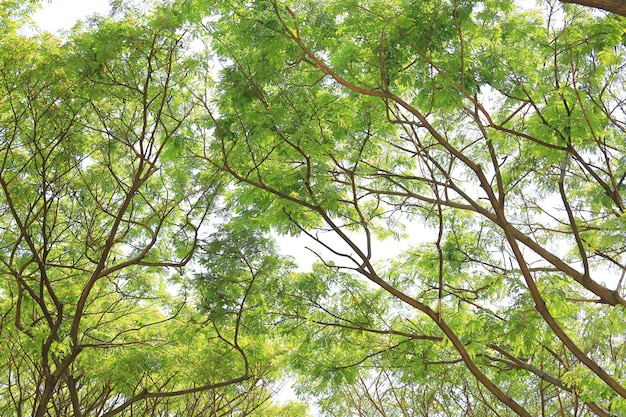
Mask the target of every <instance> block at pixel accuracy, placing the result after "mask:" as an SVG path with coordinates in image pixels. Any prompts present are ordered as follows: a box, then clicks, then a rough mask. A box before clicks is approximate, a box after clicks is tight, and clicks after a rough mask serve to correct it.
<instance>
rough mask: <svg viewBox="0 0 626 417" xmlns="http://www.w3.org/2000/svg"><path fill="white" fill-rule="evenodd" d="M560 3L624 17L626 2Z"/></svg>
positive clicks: (575, 0)
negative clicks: (592, 8)
mask: <svg viewBox="0 0 626 417" xmlns="http://www.w3.org/2000/svg"><path fill="white" fill-rule="evenodd" d="M561 3H574V4H580V5H581V6H587V7H595V8H597V9H602V10H606V11H607V12H611V13H615V14H618V15H620V16H626V2H625V1H623V0H561Z"/></svg>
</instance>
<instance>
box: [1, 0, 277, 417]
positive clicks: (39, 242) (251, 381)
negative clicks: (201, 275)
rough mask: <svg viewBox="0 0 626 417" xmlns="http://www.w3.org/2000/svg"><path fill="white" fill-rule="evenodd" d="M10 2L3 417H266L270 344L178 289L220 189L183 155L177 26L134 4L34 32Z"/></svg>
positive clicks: (212, 175) (241, 315)
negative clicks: (64, 27)
mask: <svg viewBox="0 0 626 417" xmlns="http://www.w3.org/2000/svg"><path fill="white" fill-rule="evenodd" d="M22 3H23V2H22ZM33 4H34V3H33ZM3 5H5V6H7V8H3V11H2V19H3V20H2V22H3V27H4V28H6V29H7V30H5V31H3V32H2V42H1V43H0V45H1V46H0V56H1V59H0V62H2V64H0V94H1V95H2V97H3V98H2V101H1V102H0V120H1V122H0V126H1V127H0V189H1V194H2V200H1V201H0V210H1V213H2V217H1V219H0V228H1V229H2V236H1V237H0V247H1V254H0V269H1V271H2V281H1V282H0V292H1V294H2V297H1V301H0V312H1V317H2V320H1V321H0V334H1V335H2V345H1V347H0V375H1V376H0V415H3V416H23V415H29V416H42V417H43V416H70V415H71V416H74V417H80V416H95V415H97V416H114V415H116V416H117V415H119V416H122V415H173V414H176V415H182V414H184V415H188V416H200V415H212V416H245V415H250V414H251V413H253V412H255V411H257V410H258V409H259V408H261V407H263V406H265V405H266V403H267V401H268V398H269V397H270V394H271V392H270V390H269V389H268V387H267V385H268V382H271V381H272V379H273V378H274V376H275V375H277V373H278V372H279V371H270V370H269V369H268V366H269V365H268V363H269V359H268V358H267V355H269V352H267V348H265V345H264V342H263V340H262V339H263V338H265V337H269V336H265V335H259V334H258V333H256V334H255V337H256V339H255V343H254V344H252V343H246V344H245V345H242V344H241V340H242V339H246V338H249V337H250V335H249V334H248V330H247V329H246V328H244V327H245V325H246V324H247V322H248V304H246V298H245V297H244V298H243V300H241V299H236V300H232V301H233V302H234V303H235V305H234V306H232V307H233V308H235V309H236V312H237V314H236V315H235V317H234V318H232V320H230V318H231V317H230V316H229V320H228V321H225V320H221V321H220V320H218V319H217V318H213V316H211V315H210V314H209V317H211V319H207V314H208V313H207V311H206V306H205V305H204V304H203V303H201V302H200V300H199V298H198V297H197V294H198V292H195V291H194V290H193V289H192V288H191V286H190V284H189V283H190V282H191V276H192V273H193V271H194V270H195V269H194V267H193V264H194V262H191V261H192V258H193V257H194V256H195V254H196V253H197V249H198V247H199V246H200V245H204V243H202V242H203V240H202V239H203V237H204V238H208V235H207V233H206V232H203V231H202V230H201V228H202V227H204V228H206V227H208V225H209V221H208V220H209V218H210V216H212V215H217V213H219V212H220V210H222V208H221V204H220V202H219V196H220V195H221V193H222V191H223V185H224V182H223V180H222V179H221V178H220V174H219V172H217V171H216V170H214V169H202V170H200V169H199V166H198V163H197V161H196V160H195V159H193V158H191V157H190V154H189V152H188V150H189V149H191V148H193V147H197V148H198V149H199V148H200V145H201V144H196V143H195V142H194V139H193V125H192V124H191V120H192V119H193V117H192V116H193V115H194V112H195V109H196V104H197V103H196V102H195V101H194V100H190V99H189V98H190V97H192V94H191V93H190V90H192V89H194V88H196V87H197V85H195V84H194V83H195V82H196V81H197V78H195V77H192V76H190V75H189V74H192V73H193V71H194V67H195V66H196V65H197V64H196V63H195V61H193V60H192V59H191V56H192V55H191V53H190V51H189V48H188V43H189V42H190V35H189V30H188V29H186V28H185V27H184V25H183V23H184V22H183V21H182V20H181V19H178V20H176V19H174V18H172V17H171V16H168V15H167V14H165V12H164V10H163V9H160V8H158V7H157V8H156V9H154V10H152V11H151V12H150V13H147V14H138V13H136V12H134V11H133V9H132V8H131V9H128V10H127V11H126V12H125V14H124V15H120V16H118V17H116V18H98V17H94V18H93V19H91V20H90V21H88V22H87V23H84V24H82V25H79V26H77V27H75V28H74V29H73V31H72V32H71V34H70V35H69V37H68V38H67V39H65V40H61V39H58V38H55V37H53V36H52V35H50V34H43V35H37V36H32V37H27V36H25V35H23V34H21V33H20V28H21V23H20V22H24V21H26V19H27V15H28V13H29V10H26V9H25V8H24V7H23V4H22V5H20V3H19V2H3ZM29 7H30V6H29ZM20 19H21V20H20ZM216 256H217V255H216ZM211 262H214V263H215V262H219V260H217V259H213V260H211ZM224 265H227V262H226V261H224ZM185 267H187V268H188V269H185ZM273 272H274V271H268V273H273ZM240 278H241V277H240ZM177 283H178V285H179V286H180V288H181V289H187V288H190V290H189V291H187V292H185V291H180V292H179V293H178V294H175V291H174V289H172V288H171V286H172V285H175V284H177ZM251 285H252V284H250V286H251ZM168 287H170V288H168ZM229 307H231V306H229ZM258 307H259V306H258V305H256V306H255V308H258ZM250 311H252V309H250ZM211 314H214V313H213V312H211Z"/></svg>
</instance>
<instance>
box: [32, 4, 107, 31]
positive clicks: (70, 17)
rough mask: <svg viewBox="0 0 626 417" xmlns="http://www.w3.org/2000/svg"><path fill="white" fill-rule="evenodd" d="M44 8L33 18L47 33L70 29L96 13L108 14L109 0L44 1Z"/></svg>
mask: <svg viewBox="0 0 626 417" xmlns="http://www.w3.org/2000/svg"><path fill="white" fill-rule="evenodd" d="M42 5H43V7H42V8H41V9H40V10H39V11H38V12H37V13H35V15H34V16H33V18H34V20H35V23H36V24H37V26H38V27H39V28H40V29H41V30H43V31H47V32H52V33H55V32H57V31H58V30H63V29H70V28H72V26H74V24H75V23H76V21H77V20H79V19H84V18H86V17H89V16H91V15H93V14H94V13H99V14H108V13H109V10H110V8H109V0H50V1H48V0H42Z"/></svg>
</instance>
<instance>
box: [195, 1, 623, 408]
mask: <svg viewBox="0 0 626 417" xmlns="http://www.w3.org/2000/svg"><path fill="white" fill-rule="evenodd" d="M219 15H220V16H221V17H220V19H219V20H218V22H217V23H216V24H214V25H212V26H211V27H209V28H208V29H209V31H210V33H211V35H212V36H213V39H214V42H215V50H216V53H217V54H218V56H221V57H222V59H223V63H224V66H225V68H224V70H223V71H222V74H221V83H220V88H221V95H220V97H219V101H218V103H219V104H218V106H217V107H214V106H211V104H210V103H205V107H206V111H207V114H208V116H209V117H210V118H211V119H212V120H213V123H214V132H213V133H214V134H215V136H216V137H217V140H218V145H217V146H215V145H214V146H213V148H212V151H213V152H212V153H210V152H206V153H205V154H203V155H202V156H201V157H203V158H205V159H206V161H207V165H206V166H207V167H211V166H213V167H218V168H219V169H221V170H222V171H225V172H228V173H230V174H231V175H232V176H233V178H235V180H236V181H237V182H238V183H239V184H241V187H240V191H239V194H238V195H237V198H236V200H235V201H233V204H237V205H238V207H239V210H241V211H242V212H246V213H251V212H252V213H255V215H256V216H267V217H266V218H268V219H271V221H272V222H274V223H275V225H276V227H277V228H278V230H279V231H283V232H290V233H303V234H305V235H308V236H309V237H310V238H311V239H313V240H315V241H317V242H318V243H319V244H320V245H321V248H323V249H326V252H327V255H324V254H322V253H320V258H321V260H322V263H323V265H324V267H325V268H326V269H328V270H329V271H337V272H336V273H337V274H339V271H344V272H343V273H342V274H339V275H338V276H337V277H335V278H334V279H330V278H329V277H328V273H321V272H318V273H317V274H313V275H312V276H309V277H308V278H307V279H308V280H309V282H308V283H307V284H306V286H307V287H309V288H312V289H310V290H307V291H311V292H310V293H308V292H306V291H305V294H302V295H300V297H299V299H300V300H304V301H305V303H308V304H309V306H310V307H309V308H308V309H305V308H303V307H301V306H300V307H293V310H292V313H293V314H292V318H293V320H294V321H295V322H296V323H301V324H302V326H304V324H306V323H308V324H311V323H315V324H316V325H317V326H321V329H320V328H319V327H313V328H311V329H309V330H307V331H304V334H306V336H302V337H304V339H303V343H302V346H301V351H300V352H298V353H297V354H296V355H294V356H295V358H294V361H295V362H294V363H295V366H296V368H297V369H299V370H300V371H301V372H302V375H304V376H303V378H304V380H305V381H307V382H306V383H308V384H311V383H313V382H314V381H316V380H317V382H318V384H317V386H318V387H319V392H329V391H328V390H330V392H331V393H335V394H331V395H335V396H336V395H339V394H337V393H338V392H344V391H342V390H344V389H345V390H347V391H349V392H357V391H358V390H361V391H360V392H367V387H369V386H370V385H369V384H374V385H375V384H377V383H378V382H379V377H378V376H377V375H376V374H374V375H368V374H363V373H361V372H362V371H361V369H362V368H364V367H372V368H373V369H377V370H378V372H380V373H385V374H387V375H389V373H390V372H392V373H393V377H392V379H391V382H390V384H391V385H396V384H403V383H410V384H414V386H415V388H412V389H413V390H415V392H420V395H424V394H423V393H422V391H421V390H427V391H428V392H430V393H431V394H429V397H430V398H436V397H435V396H436V395H437V393H439V392H441V390H443V395H445V396H446V398H449V396H450V395H463V396H465V398H466V403H467V404H468V405H471V406H472V407H469V408H466V409H469V410H473V409H474V408H475V407H476V404H484V407H485V409H484V410H490V411H489V412H490V413H494V414H498V415H508V414H510V413H515V414H518V415H523V416H530V415H540V414H541V415H546V414H554V413H574V414H576V415H583V414H584V415H587V414H591V413H593V414H597V415H604V416H608V415H614V414H620V413H623V412H625V411H626V408H625V407H626V403H625V402H624V399H625V398H626V388H625V387H624V381H623V376H622V372H621V369H622V367H623V364H622V363H621V362H620V360H619V353H618V352H620V351H621V350H622V349H623V346H624V345H623V343H624V339H623V336H622V335H623V330H624V329H623V321H622V320H621V319H620V317H621V315H622V311H623V308H624V305H625V304H626V302H625V301H624V298H623V289H622V279H623V276H624V271H625V265H624V246H623V233H624V222H623V219H624V216H623V213H624V207H625V206H624V204H625V203H624V199H623V196H622V194H623V192H624V180H625V178H626V170H625V166H624V146H623V140H621V138H622V136H623V132H624V113H623V111H624V108H623V105H622V103H623V99H624V90H623V88H622V80H623V65H624V44H623V38H622V34H623V30H624V22H623V20H622V19H620V18H618V17H616V16H613V15H606V16H602V17H591V16H590V15H589V14H588V12H586V11H585V10H583V9H579V8H565V7H561V6H560V5H559V4H557V3H544V4H543V5H542V9H541V10H534V11H523V10H516V8H515V5H514V4H513V2H489V1H486V2H480V3H477V2H457V1H455V2H444V1H436V0H433V1H428V2H420V4H419V6H417V5H416V4H414V3H411V2H401V1H400V2H395V1H394V2H391V1H390V2H372V3H367V4H363V3H360V2H349V1H348V2H346V1H342V2H329V3H326V4H324V5H319V4H314V3H303V2H272V1H270V2H259V3H254V4H248V3H238V2H235V3H234V4H233V3H230V2H229V3H226V4H225V5H224V6H223V8H222V9H221V10H220V12H219ZM270 51H271V52H270ZM407 221H411V223H407ZM403 225H404V226H405V227H409V228H418V231H415V230H413V231H411V230H409V233H406V232H405V230H403ZM419 229H421V230H424V229H426V230H427V231H430V233H427V232H421V231H419ZM325 231H329V232H330V233H331V234H333V235H334V236H335V237H338V238H339V240H340V243H336V240H335V241H331V240H329V239H327V236H328V234H324V233H322V232H325ZM420 233H425V234H426V235H428V236H431V238H430V240H428V239H427V240H424V241H421V242H420V241H419V239H418V238H417V237H416V235H419V234H420ZM407 234H408V235H409V236H410V237H411V239H414V240H418V242H417V243H416V244H415V245H414V246H413V247H412V248H410V249H409V250H408V251H407V252H405V253H404V254H403V255H400V256H399V257H398V259H397V260H396V261H393V262H388V263H387V264H380V263H376V262H374V259H375V258H376V252H375V250H376V246H377V244H378V242H377V240H380V239H384V238H387V237H394V236H395V237H402V236H403V235H404V236H406V235H407ZM328 255H330V256H331V257H330V258H329V257H328ZM346 271H347V272H348V273H349V274H348V276H346V275H344V274H345V272H346ZM356 277H362V278H365V279H366V280H367V281H369V282H370V283H371V284H374V285H375V286H376V287H378V288H380V290H374V289H373V288H372V287H371V286H370V285H363V284H360V286H354V284H350V286H349V288H346V285H348V284H347V283H348V282H352V280H354V279H356V280H357V281H358V280H359V279H358V278H356ZM381 291H382V292H381ZM348 294H350V295H348ZM373 297H374V298H375V299H376V302H373ZM359 300H367V302H365V301H363V302H361V301H359ZM379 300H382V301H379ZM320 314H321V316H320ZM322 317H326V318H325V319H323V318H322ZM298 328H299V329H302V327H298ZM320 352H322V353H320ZM355 356H356V357H355ZM315 370H317V371H315ZM314 371H315V372H314ZM339 371H341V372H339ZM320 378H321V381H320ZM323 381H326V382H323ZM359 381H361V382H359ZM476 382H477V383H478V384H476ZM327 383H330V385H328V384H327ZM355 384H356V385H355ZM359 384H360V385H359ZM307 387H308V389H311V385H308V386H307ZM359 387H361V388H359ZM363 387H365V388H366V389H365V391H363V390H362V388H363ZM442 387H443V388H442ZM355 390H357V391H355ZM339 396H343V397H344V398H345V396H344V395H343V394H340V395H339ZM394 401H397V400H394ZM429 407H430V408H429V409H428V411H422V413H423V414H421V415H439V414H441V415H458V414H455V413H456V411H449V409H447V408H446V407H447V405H446V404H445V402H444V401H434V402H433V403H432V404H431V405H429ZM413 411H415V410H413ZM415 412H417V411H415ZM468 412H470V411H468ZM484 412H486V411H484ZM327 413H329V415H333V414H332V410H331V409H328V410H327ZM480 413H481V412H479V414H480ZM374 414H375V413H374ZM374 414H372V415H374ZM380 414H383V413H382V412H381V413H380ZM335 415H342V413H337V414H335Z"/></svg>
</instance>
